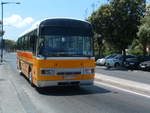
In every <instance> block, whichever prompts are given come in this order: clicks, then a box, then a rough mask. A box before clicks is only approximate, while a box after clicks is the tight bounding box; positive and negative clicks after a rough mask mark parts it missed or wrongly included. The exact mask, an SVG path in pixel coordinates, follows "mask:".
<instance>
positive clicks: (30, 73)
mask: <svg viewBox="0 0 150 113" xmlns="http://www.w3.org/2000/svg"><path fill="white" fill-rule="evenodd" d="M29 83H30V85H31V86H32V87H35V85H34V84H33V77H32V72H31V71H30V72H29Z"/></svg>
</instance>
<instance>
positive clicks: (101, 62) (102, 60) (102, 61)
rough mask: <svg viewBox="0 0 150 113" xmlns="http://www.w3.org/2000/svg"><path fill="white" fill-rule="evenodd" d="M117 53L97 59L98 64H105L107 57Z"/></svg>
mask: <svg viewBox="0 0 150 113" xmlns="http://www.w3.org/2000/svg"><path fill="white" fill-rule="evenodd" d="M116 55H117V54H110V55H107V56H106V57H104V58H101V59H97V61H96V65H105V64H106V60H107V59H109V58H112V57H115V56H116Z"/></svg>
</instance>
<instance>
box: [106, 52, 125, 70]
mask: <svg viewBox="0 0 150 113" xmlns="http://www.w3.org/2000/svg"><path fill="white" fill-rule="evenodd" d="M123 61H124V58H123V55H121V54H118V55H116V56H115V57H113V58H108V59H107V60H106V67H108V68H109V67H119V66H122V65H123Z"/></svg>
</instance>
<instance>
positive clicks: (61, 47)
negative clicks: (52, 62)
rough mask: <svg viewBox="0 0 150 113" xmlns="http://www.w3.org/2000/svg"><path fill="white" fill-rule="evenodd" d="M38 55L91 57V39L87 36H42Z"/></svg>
mask: <svg viewBox="0 0 150 113" xmlns="http://www.w3.org/2000/svg"><path fill="white" fill-rule="evenodd" d="M38 45H39V47H38V48H39V49H38V50H39V52H38V53H39V55H42V56H44V57H52V56H68V57H69V56H93V41H92V37H88V36H60V35H57V36H51V35H45V36H42V37H41V38H40V39H39V41H38Z"/></svg>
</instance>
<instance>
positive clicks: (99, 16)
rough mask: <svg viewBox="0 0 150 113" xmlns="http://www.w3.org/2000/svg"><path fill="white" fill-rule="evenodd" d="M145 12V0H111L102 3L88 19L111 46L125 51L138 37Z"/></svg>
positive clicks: (102, 38) (101, 38)
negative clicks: (104, 3) (105, 3)
mask: <svg viewBox="0 0 150 113" xmlns="http://www.w3.org/2000/svg"><path fill="white" fill-rule="evenodd" d="M144 12H145V0H110V4H107V5H102V6H101V7H100V8H99V9H98V10H97V11H96V12H94V13H93V14H92V15H91V16H90V17H89V18H88V20H89V21H90V22H91V24H92V25H93V28H94V31H95V32H96V33H97V34H99V35H101V37H99V38H100V41H101V40H106V42H107V43H109V44H110V45H111V48H114V50H117V51H118V52H122V51H124V52H125V49H126V48H128V46H129V45H131V43H132V41H133V40H134V39H135V38H137V35H136V34H137V32H138V26H139V25H140V23H141V22H140V19H141V17H142V16H143V15H144Z"/></svg>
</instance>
